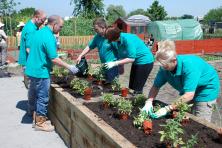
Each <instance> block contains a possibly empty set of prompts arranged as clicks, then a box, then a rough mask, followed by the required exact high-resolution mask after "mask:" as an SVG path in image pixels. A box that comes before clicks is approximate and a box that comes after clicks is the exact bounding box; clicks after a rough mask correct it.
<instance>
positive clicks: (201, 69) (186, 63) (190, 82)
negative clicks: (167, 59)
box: [154, 55, 220, 102]
mask: <svg viewBox="0 0 222 148" xmlns="http://www.w3.org/2000/svg"><path fill="white" fill-rule="evenodd" d="M166 82H168V83H169V84H170V85H172V86H173V87H174V88H175V89H177V90H178V91H179V92H180V95H183V94H184V93H186V92H195V96H194V101H196V102H208V101H213V100H215V99H217V97H218V95H219V92H220V81H219V77H218V74H217V72H216V70H215V69H214V68H213V66H211V65H210V64H208V63H207V62H206V61H204V60H203V59H202V58H200V57H198V56H195V55H178V56H177V67H176V72H175V74H173V73H171V72H170V71H167V70H165V69H163V68H162V67H161V68H160V70H159V72H158V74H157V76H156V78H155V80H154V86H155V87H158V88H160V87H161V86H162V85H164V84H165V83H166Z"/></svg>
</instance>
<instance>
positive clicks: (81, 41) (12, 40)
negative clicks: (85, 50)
mask: <svg viewBox="0 0 222 148" xmlns="http://www.w3.org/2000/svg"><path fill="white" fill-rule="evenodd" d="M92 38H93V36H60V43H61V47H62V48H73V47H77V46H79V45H83V46H85V45H87V43H88V42H89V41H90V40H91V39H92ZM75 45H76V46H75ZM16 46H17V45H16V37H13V36H10V37H9V38H8V47H9V48H15V47H16Z"/></svg>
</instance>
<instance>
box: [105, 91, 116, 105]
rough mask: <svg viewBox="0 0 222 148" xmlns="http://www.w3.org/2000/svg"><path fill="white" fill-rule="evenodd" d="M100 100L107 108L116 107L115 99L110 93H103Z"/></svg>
mask: <svg viewBox="0 0 222 148" xmlns="http://www.w3.org/2000/svg"><path fill="white" fill-rule="evenodd" d="M102 100H103V102H104V103H105V102H106V103H107V104H108V106H110V105H111V106H115V105H116V99H115V98H114V97H113V94H110V93H105V94H103V96H102Z"/></svg>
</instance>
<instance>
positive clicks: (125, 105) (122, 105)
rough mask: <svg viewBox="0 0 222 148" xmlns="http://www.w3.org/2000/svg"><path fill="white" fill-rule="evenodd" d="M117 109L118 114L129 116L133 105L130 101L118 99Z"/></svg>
mask: <svg viewBox="0 0 222 148" xmlns="http://www.w3.org/2000/svg"><path fill="white" fill-rule="evenodd" d="M117 108H118V112H119V113H121V114H128V115H130V114H131V112H132V108H133V105H132V102H131V101H130V100H126V99H125V98H119V100H118V105H117Z"/></svg>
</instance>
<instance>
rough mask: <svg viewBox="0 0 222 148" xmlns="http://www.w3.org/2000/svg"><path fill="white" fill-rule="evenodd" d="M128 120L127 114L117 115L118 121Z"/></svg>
mask: <svg viewBox="0 0 222 148" xmlns="http://www.w3.org/2000/svg"><path fill="white" fill-rule="evenodd" d="M128 118H129V115H128V114H124V113H121V114H119V119H120V120H128Z"/></svg>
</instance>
